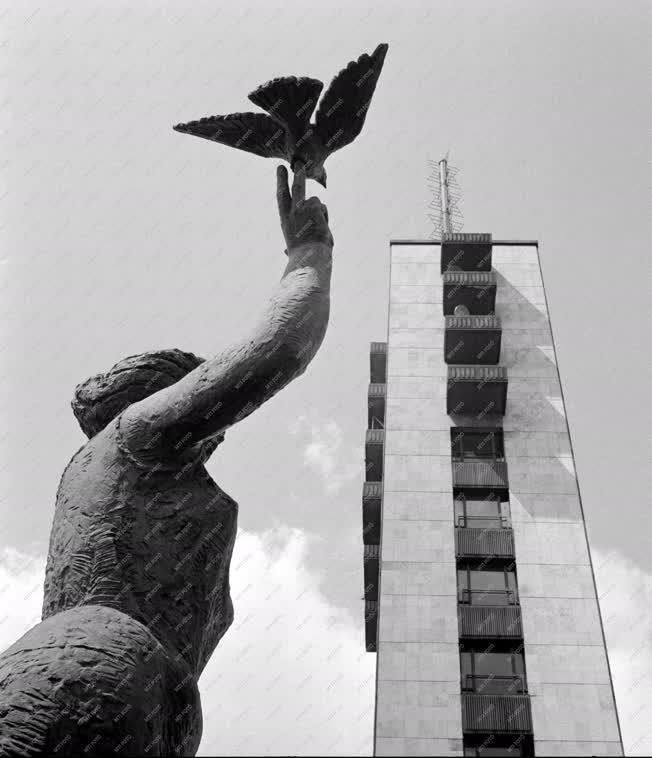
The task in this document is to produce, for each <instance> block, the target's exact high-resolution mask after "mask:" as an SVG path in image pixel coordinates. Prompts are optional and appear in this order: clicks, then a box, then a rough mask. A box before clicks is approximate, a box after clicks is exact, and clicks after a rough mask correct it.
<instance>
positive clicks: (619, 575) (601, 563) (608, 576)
mask: <svg viewBox="0 0 652 758" xmlns="http://www.w3.org/2000/svg"><path fill="white" fill-rule="evenodd" d="M592 552H593V563H594V568H595V574H596V583H597V586H598V596H599V598H600V608H601V613H602V621H603V625H604V630H605V637H606V638H607V648H608V650H609V662H610V665H611V674H612V677H613V682H614V689H615V692H616V704H617V706H618V714H619V716H620V726H621V729H622V732H623V742H624V747H625V755H631V756H637V755H652V726H651V725H652V707H651V703H652V576H651V575H650V574H647V573H645V572H644V571H641V569H640V568H638V567H637V566H635V565H634V564H633V563H631V562H630V561H628V560H627V559H626V558H625V557H624V556H623V555H622V554H621V553H619V552H618V551H616V550H613V551H611V552H609V553H606V552H603V551H600V550H594V551H592Z"/></svg>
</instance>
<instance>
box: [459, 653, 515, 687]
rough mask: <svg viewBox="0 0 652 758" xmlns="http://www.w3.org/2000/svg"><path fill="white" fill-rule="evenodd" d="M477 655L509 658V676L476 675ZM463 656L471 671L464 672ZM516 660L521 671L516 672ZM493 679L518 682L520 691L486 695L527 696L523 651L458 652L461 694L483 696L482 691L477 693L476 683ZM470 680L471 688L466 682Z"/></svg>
mask: <svg viewBox="0 0 652 758" xmlns="http://www.w3.org/2000/svg"><path fill="white" fill-rule="evenodd" d="M479 655H505V656H508V657H509V662H510V666H511V669H512V671H511V674H494V675H492V674H478V673H477V661H476V657H477V656H479ZM464 656H468V660H470V664H471V666H470V668H471V671H470V672H468V671H465V670H464V660H465V658H464ZM517 660H519V661H520V668H521V669H522V671H519V670H518V668H519V667H518V665H517ZM492 676H493V677H494V678H495V679H501V680H502V679H506V680H510V681H520V689H517V690H515V691H514V692H512V693H509V692H506V693H500V692H491V693H486V694H492V695H500V694H517V695H525V694H527V691H528V690H527V679H526V676H525V653H524V651H523V650H491V651H486V650H485V651H478V650H460V677H461V682H460V685H461V689H462V692H471V693H476V694H483V693H482V691H480V692H478V688H477V686H476V682H477V681H482V680H490V678H491V677H492ZM469 678H470V679H471V686H470V687H469V686H467V684H466V682H467V680H468V679H469Z"/></svg>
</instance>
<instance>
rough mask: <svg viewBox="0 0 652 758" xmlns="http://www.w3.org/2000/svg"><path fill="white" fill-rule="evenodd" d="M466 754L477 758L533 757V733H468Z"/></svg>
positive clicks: (465, 739)
mask: <svg viewBox="0 0 652 758" xmlns="http://www.w3.org/2000/svg"><path fill="white" fill-rule="evenodd" d="M464 755H465V756H475V757H476V758H492V757H493V756H506V757H508V758H533V756H534V745H533V739H532V735H531V734H466V735H464Z"/></svg>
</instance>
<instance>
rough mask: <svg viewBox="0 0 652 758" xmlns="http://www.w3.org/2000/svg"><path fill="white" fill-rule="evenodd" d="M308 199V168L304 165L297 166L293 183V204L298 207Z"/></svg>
mask: <svg viewBox="0 0 652 758" xmlns="http://www.w3.org/2000/svg"><path fill="white" fill-rule="evenodd" d="M305 199H306V167H305V166H304V164H303V163H299V164H298V165H297V169H296V171H295V172H294V179H293V181H292V202H293V203H294V204H295V205H297V204H298V203H303V201H304V200H305Z"/></svg>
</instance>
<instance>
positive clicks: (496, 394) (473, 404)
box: [446, 366, 507, 418]
mask: <svg viewBox="0 0 652 758" xmlns="http://www.w3.org/2000/svg"><path fill="white" fill-rule="evenodd" d="M506 405H507V369H506V368H505V367H504V366H449V367H448V386H447V391H446V413H448V414H449V415H451V416H452V415H462V416H470V415H473V416H479V417H480V418H482V417H484V416H503V415H505V406H506Z"/></svg>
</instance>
